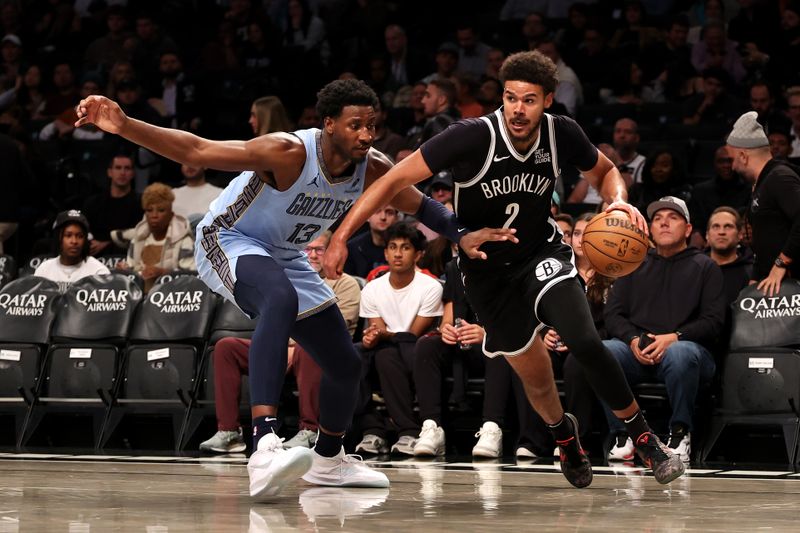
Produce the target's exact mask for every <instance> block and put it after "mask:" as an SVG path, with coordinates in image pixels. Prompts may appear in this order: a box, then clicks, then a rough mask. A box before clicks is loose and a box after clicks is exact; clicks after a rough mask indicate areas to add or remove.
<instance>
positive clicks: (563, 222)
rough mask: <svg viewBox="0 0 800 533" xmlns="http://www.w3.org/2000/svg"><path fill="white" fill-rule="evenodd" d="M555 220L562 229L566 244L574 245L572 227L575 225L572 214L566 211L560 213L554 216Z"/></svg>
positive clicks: (562, 238) (563, 239)
mask: <svg viewBox="0 0 800 533" xmlns="http://www.w3.org/2000/svg"><path fill="white" fill-rule="evenodd" d="M553 220H555V221H556V224H558V227H559V229H561V233H562V234H563V237H561V240H562V241H564V244H567V245H569V246H572V228H573V226H574V225H575V221H574V220H573V219H572V216H571V215H568V214H566V213H559V214H558V215H556V216H554V217H553Z"/></svg>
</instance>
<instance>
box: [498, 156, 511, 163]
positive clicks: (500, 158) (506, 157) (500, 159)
mask: <svg viewBox="0 0 800 533" xmlns="http://www.w3.org/2000/svg"><path fill="white" fill-rule="evenodd" d="M509 157H511V156H510V155H507V156H505V157H498V156H494V162H495V163H497V162H498V161H502V160H503V159H508V158H509Z"/></svg>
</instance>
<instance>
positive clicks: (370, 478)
mask: <svg viewBox="0 0 800 533" xmlns="http://www.w3.org/2000/svg"><path fill="white" fill-rule="evenodd" d="M292 449H303V448H292ZM311 454H312V456H313V458H314V461H313V464H312V465H311V469H310V470H308V472H306V473H305V475H304V476H303V480H305V481H308V482H309V483H313V484H315V485H323V486H326V487H366V488H373V489H383V488H387V487H388V486H389V478H387V477H386V474H384V473H383V472H378V471H377V470H373V469H372V468H370V467H368V466H367V465H365V464H364V461H363V460H362V459H361V457H360V456H358V455H345V453H344V446H343V447H342V449H341V450H339V453H338V454H337V455H336V456H334V457H323V456H322V455H320V454H318V453H317V452H316V451H315V450H311Z"/></svg>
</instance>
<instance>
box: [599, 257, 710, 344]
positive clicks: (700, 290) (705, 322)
mask: <svg viewBox="0 0 800 533" xmlns="http://www.w3.org/2000/svg"><path fill="white" fill-rule="evenodd" d="M605 318H606V328H607V329H608V333H609V336H611V337H616V338H618V339H620V340H622V341H624V342H626V343H628V342H630V340H631V339H632V338H633V337H637V336H639V334H640V333H642V332H643V331H644V332H648V333H653V334H656V335H660V334H664V333H675V332H677V331H680V332H681V333H682V336H681V340H687V341H693V342H696V343H699V344H702V345H703V346H705V347H707V348H709V349H712V348H713V347H714V342H715V340H716V338H717V336H718V335H719V333H720V331H721V330H722V326H723V322H724V320H725V299H724V295H723V278H722V272H721V271H720V268H719V267H718V266H717V264H716V263H714V261H712V260H711V259H710V258H709V257H707V256H705V255H703V253H702V252H701V251H700V250H698V249H697V248H694V247H690V248H687V249H686V250H684V251H682V252H680V253H678V254H675V255H673V256H672V257H661V256H660V255H658V254H657V253H656V251H655V250H654V249H651V250H650V252H649V253H648V254H647V258H646V259H645V261H644V263H643V264H642V266H640V267H639V269H638V270H636V271H635V272H633V274H630V275H629V276H625V277H623V278H620V279H618V280H617V281H616V283H614V286H613V287H612V288H611V291H610V292H609V295H608V303H607V304H606V310H605Z"/></svg>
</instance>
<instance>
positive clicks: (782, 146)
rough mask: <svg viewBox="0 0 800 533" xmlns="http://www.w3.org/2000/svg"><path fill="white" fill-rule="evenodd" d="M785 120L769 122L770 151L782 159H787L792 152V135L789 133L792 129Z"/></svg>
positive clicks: (773, 155) (767, 128)
mask: <svg viewBox="0 0 800 533" xmlns="http://www.w3.org/2000/svg"><path fill="white" fill-rule="evenodd" d="M783 122H784V121H782V120H778V121H775V122H773V123H768V124H767V127H766V130H767V132H768V133H767V140H768V141H769V151H770V153H771V154H772V157H773V158H774V159H782V160H783V161H786V160H787V159H789V156H790V155H791V153H792V135H791V133H789V132H790V131H791V130H790V128H789V126H790V123H789V124H784V123H783Z"/></svg>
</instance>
